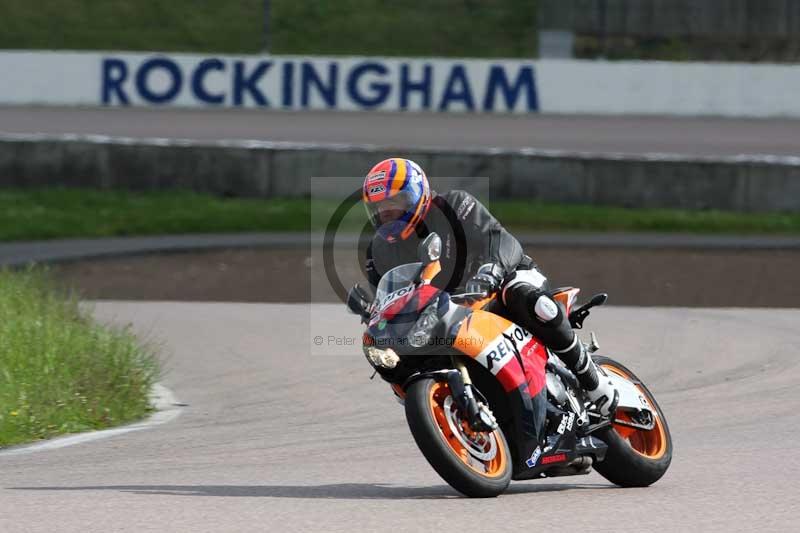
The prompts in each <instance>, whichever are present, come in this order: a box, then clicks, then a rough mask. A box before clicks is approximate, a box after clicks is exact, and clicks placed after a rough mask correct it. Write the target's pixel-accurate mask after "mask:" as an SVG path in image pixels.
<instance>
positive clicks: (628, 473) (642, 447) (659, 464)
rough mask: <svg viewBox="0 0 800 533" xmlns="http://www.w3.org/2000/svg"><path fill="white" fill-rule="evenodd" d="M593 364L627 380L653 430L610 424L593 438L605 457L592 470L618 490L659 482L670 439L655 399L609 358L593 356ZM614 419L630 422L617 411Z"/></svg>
mask: <svg viewBox="0 0 800 533" xmlns="http://www.w3.org/2000/svg"><path fill="white" fill-rule="evenodd" d="M592 359H594V362H595V363H596V364H597V365H599V366H602V367H603V368H604V369H605V370H606V372H613V373H615V374H617V375H619V376H622V377H623V378H625V379H627V380H628V381H631V382H632V383H633V384H634V385H635V386H636V388H637V389H639V392H640V393H641V394H642V396H644V397H645V398H646V399H647V402H648V403H649V404H650V405H651V406H652V407H653V409H654V411H655V415H656V416H655V420H654V422H655V425H654V427H653V429H650V430H642V429H635V428H631V427H629V426H625V425H622V424H612V425H611V427H609V428H608V429H605V430H603V432H598V434H597V436H598V437H599V438H600V439H602V440H603V441H604V442H605V443H606V444H607V445H608V451H607V452H606V458H605V459H604V460H603V461H602V462H600V463H597V464H596V465H595V466H594V469H595V470H597V472H598V473H599V474H600V475H602V476H603V477H604V478H606V479H607V480H609V481H610V482H612V483H615V484H616V485H619V486H621V487H646V486H648V485H651V484H653V483H655V482H656V481H658V480H659V479H661V476H663V475H664V473H665V472H666V471H667V468H669V465H670V463H671V462H672V436H671V435H670V433H669V427H668V426H667V419H666V418H665V417H664V413H663V412H662V411H661V408H660V407H659V406H658V403H657V402H656V399H655V397H654V396H653V394H652V393H651V392H650V390H649V389H648V388H647V386H645V384H644V383H642V382H641V380H640V379H639V378H637V377H636V375H635V374H634V373H633V372H631V371H630V370H628V369H627V368H626V367H625V366H623V365H622V364H621V363H618V362H617V361H614V360H613V359H611V358H610V357H601V356H595V357H593V358H592ZM614 418H615V420H618V421H622V422H625V421H630V417H629V416H628V415H627V414H626V413H625V412H623V411H617V413H616V414H615V415H614Z"/></svg>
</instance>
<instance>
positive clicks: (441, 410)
mask: <svg viewBox="0 0 800 533" xmlns="http://www.w3.org/2000/svg"><path fill="white" fill-rule="evenodd" d="M451 396H452V394H451V392H450V387H449V386H448V385H447V383H440V382H438V381H437V382H434V384H433V387H431V392H430V396H429V400H430V408H431V412H432V414H433V418H434V420H435V421H436V425H437V426H438V428H439V431H440V433H441V434H442V437H444V440H445V442H447V444H448V446H449V447H450V450H451V451H452V452H453V454H455V456H456V457H458V458H459V459H460V460H461V462H462V463H464V464H465V465H467V466H468V467H469V468H470V469H472V470H473V471H474V472H476V473H477V474H480V475H481V476H484V477H488V478H496V477H500V476H502V475H503V473H504V472H505V470H506V468H507V463H508V455H507V453H506V449H505V446H503V441H502V439H501V438H500V432H499V431H498V430H495V431H493V432H491V433H490V432H475V431H472V430H471V429H470V428H469V426H468V425H467V423H466V422H460V423H459V424H458V427H457V431H459V432H460V433H461V435H460V437H461V440H460V439H459V436H457V435H456V434H455V433H454V432H453V429H452V427H451V422H448V413H447V407H446V404H447V403H448V402H447V398H448V397H451ZM464 439H467V440H468V441H469V442H470V443H472V444H473V445H474V446H476V447H480V445H481V443H485V444H486V446H489V445H490V444H491V441H492V439H494V442H495V447H496V453H495V454H494V457H492V458H491V459H486V460H484V459H479V458H478V457H475V455H473V454H471V453H470V450H469V449H468V448H467V446H465V445H464V444H463V440H464Z"/></svg>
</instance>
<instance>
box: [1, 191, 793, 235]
mask: <svg viewBox="0 0 800 533" xmlns="http://www.w3.org/2000/svg"><path fill="white" fill-rule="evenodd" d="M336 205H337V204H335V203H332V202H325V201H310V200H307V199H269V200H265V199H253V198H250V199H247V198H220V197H216V196H211V195H204V194H197V193H192V192H183V191H170V192H156V193H129V192H123V191H99V190H81V189H33V190H19V189H0V241H15V240H37V239H57V238H69V237H112V236H125V235H158V234H182V233H226V232H250V231H253V232H258V231H308V230H309V229H321V228H324V227H325V225H326V224H327V222H328V220H330V217H331V215H332V214H333V212H334V210H335V208H336ZM489 207H490V209H491V211H492V212H493V213H494V214H495V215H496V216H497V218H498V219H499V220H500V222H502V223H503V224H504V225H505V226H506V227H508V228H509V229H512V230H515V231H529V232H530V231H596V232H604V231H631V232H648V231H651V232H684V233H731V234H734V233H735V234H800V214H799V213H793V214H791V213H733V212H723V211H684V210H675V209H627V208H615V207H599V206H583V205H552V204H542V203H540V202H535V201H524V202H523V201H495V202H492V203H491V204H490V205H489ZM365 220H366V217H365V215H364V211H363V209H361V208H360V206H356V207H355V208H354V209H353V210H352V211H351V212H350V214H349V216H348V217H347V218H346V219H345V221H344V224H343V225H342V227H343V228H345V229H348V230H357V229H359V228H360V227H362V226H363V224H364V223H365Z"/></svg>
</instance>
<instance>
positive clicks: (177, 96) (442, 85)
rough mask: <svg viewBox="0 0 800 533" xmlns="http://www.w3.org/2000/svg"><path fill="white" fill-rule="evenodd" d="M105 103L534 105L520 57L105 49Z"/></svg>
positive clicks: (528, 108)
mask: <svg viewBox="0 0 800 533" xmlns="http://www.w3.org/2000/svg"><path fill="white" fill-rule="evenodd" d="M100 71H101V72H100V80H101V81H100V98H101V102H102V103H103V104H104V105H132V104H137V105H142V104H144V105H169V104H179V105H188V106H232V107H265V108H283V109H348V110H359V109H382V110H411V111H425V110H431V111H482V112H492V111H515V112H535V111H538V109H539V102H538V96H537V90H536V80H535V76H534V67H533V65H532V64H531V63H530V62H524V61H502V62H491V61H478V60H464V61H449V60H429V61H426V60H388V59H387V60H377V59H376V60H373V59H363V60H358V59H341V60H336V59H327V58H326V59H323V58H307V59H298V58H288V57H277V56H276V57H263V58H261V57H249V58H232V57H199V56H188V55H179V56H178V55H176V56H166V55H159V56H152V57H147V56H129V55H126V56H124V57H103V58H102V60H101V65H100Z"/></svg>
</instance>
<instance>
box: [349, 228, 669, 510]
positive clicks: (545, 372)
mask: <svg viewBox="0 0 800 533" xmlns="http://www.w3.org/2000/svg"><path fill="white" fill-rule="evenodd" d="M440 252H441V239H440V238H439V237H438V236H437V235H436V234H431V235H429V236H428V237H427V238H426V239H425V240H424V241H423V242H422V243H421V244H420V247H419V262H416V263H409V264H405V265H401V266H398V267H396V268H394V269H392V270H390V271H389V272H387V273H386V274H385V275H384V276H383V277H382V278H381V280H380V283H379V284H378V287H377V290H376V293H375V298H374V299H371V298H369V296H368V294H367V293H366V291H364V290H363V289H362V288H360V287H358V286H355V287H353V289H351V291H350V293H349V295H348V301H347V305H348V307H349V308H350V310H351V311H353V312H355V313H356V314H359V315H360V316H361V317H362V322H364V323H365V324H367V329H366V331H365V332H364V335H363V350H364V354H365V356H366V358H367V361H369V363H370V365H372V367H373V368H374V370H375V371H376V372H377V373H378V374H380V376H381V377H382V378H383V379H384V380H386V381H387V382H389V384H390V385H391V388H392V390H393V391H394V393H395V394H396V395H397V398H398V399H399V400H400V402H401V403H403V404H404V405H405V414H406V419H407V421H408V427H409V429H410V430H411V434H412V435H413V437H414V440H415V441H416V443H417V445H418V446H419V449H420V451H421V452H422V454H423V455H424V456H425V458H426V459H427V460H428V462H429V463H430V465H431V466H432V467H433V468H434V470H436V472H437V473H438V474H439V475H440V476H441V477H442V478H443V479H444V480H445V481H447V483H449V484H450V485H451V486H452V487H453V488H455V489H456V490H458V491H459V492H461V493H463V494H465V495H467V496H471V497H492V496H497V495H499V494H500V493H502V492H503V491H504V490H505V489H506V487H508V485H509V483H510V481H511V480H512V479H514V480H525V479H538V478H544V477H556V476H570V475H578V474H587V473H589V472H590V471H591V469H592V468H594V469H595V470H596V471H597V472H599V473H600V474H601V475H602V476H604V477H605V478H606V479H608V480H609V481H611V482H613V483H616V484H617V485H620V486H623V487H642V486H647V485H650V484H652V483H654V482H655V481H657V480H658V479H660V478H661V476H663V475H664V473H665V472H666V470H667V468H668V467H669V464H670V462H671V460H672V439H671V437H670V432H669V428H668V426H667V421H666V419H665V418H664V413H663V412H662V411H661V409H660V408H659V406H658V404H657V403H656V400H655V398H654V397H653V394H652V393H651V392H650V391H649V390H648V388H647V387H646V386H645V384H644V383H642V381H641V380H640V379H639V378H637V377H636V375H635V374H634V373H633V372H631V371H630V370H629V369H628V368H626V367H625V366H623V365H622V364H620V363H618V362H616V361H614V360H613V359H611V358H609V357H601V356H597V355H593V356H592V357H593V359H594V361H595V362H596V363H597V364H598V365H600V366H602V367H604V368H605V369H606V370H607V371H608V374H609V376H610V378H611V379H612V380H613V381H614V382H615V385H616V387H617V389H618V390H619V392H620V398H619V406H618V407H617V410H616V412H615V413H614V414H613V416H612V418H611V419H609V418H608V417H602V416H600V415H599V414H598V413H597V411H596V410H595V409H593V407H594V406H593V405H592V404H591V402H590V401H589V400H588V399H587V398H586V396H585V395H584V393H583V391H582V389H581V388H580V386H579V385H578V381H577V379H576V378H575V375H574V374H573V373H572V372H571V371H570V370H569V369H567V368H566V366H564V364H563V363H561V361H560V360H559V359H558V358H557V357H556V356H554V355H553V354H552V353H551V352H550V351H549V350H548V349H547V348H546V347H545V346H544V345H543V344H542V343H541V342H540V341H539V340H538V339H537V338H536V337H534V336H533V335H532V334H531V333H530V332H528V331H527V330H526V329H525V328H523V327H521V326H519V325H517V324H515V323H513V322H512V321H510V320H508V319H507V318H506V317H504V316H502V315H503V310H502V305H501V304H500V303H499V302H498V301H497V298H496V295H492V294H448V293H447V292H443V291H441V290H439V289H437V288H436V287H434V286H433V285H432V284H431V280H433V278H434V277H435V276H436V275H437V274H438V273H439V272H440V271H441V266H440V264H439V257H440ZM578 292H579V289H576V288H564V289H559V290H557V291H554V298H555V299H556V301H558V302H559V305H562V306H563V308H564V310H565V311H566V313H567V316H569V319H570V322H571V323H572V326H573V327H575V328H581V327H582V326H583V321H584V320H585V319H586V317H587V316H588V315H589V310H590V309H591V308H592V307H594V306H597V305H601V304H603V303H604V302H605V300H606V298H607V296H606V295H605V294H600V295H597V296H595V297H593V298H592V299H591V300H590V301H589V302H588V303H587V304H585V305H583V306H580V307H575V301H576V297H577V294H578ZM586 348H587V350H588V351H589V352H591V353H593V354H594V352H596V351H597V349H598V345H597V340H596V338H595V336H594V334H592V340H591V343H590V344H588V345H587V346H586Z"/></svg>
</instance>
